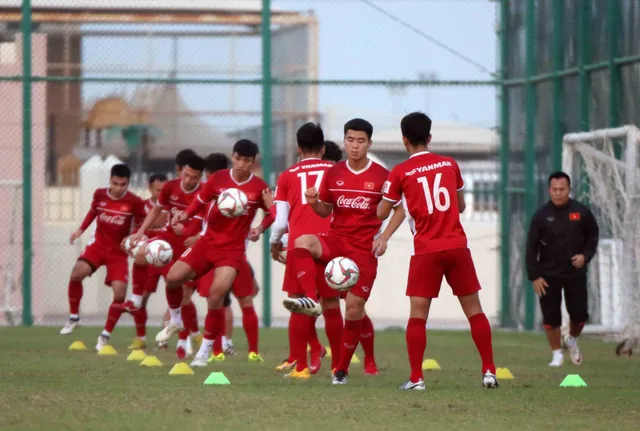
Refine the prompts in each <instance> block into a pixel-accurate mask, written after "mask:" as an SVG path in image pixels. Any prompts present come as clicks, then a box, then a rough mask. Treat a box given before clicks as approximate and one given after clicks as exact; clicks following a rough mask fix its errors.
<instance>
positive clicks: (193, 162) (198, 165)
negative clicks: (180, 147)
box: [183, 154, 204, 172]
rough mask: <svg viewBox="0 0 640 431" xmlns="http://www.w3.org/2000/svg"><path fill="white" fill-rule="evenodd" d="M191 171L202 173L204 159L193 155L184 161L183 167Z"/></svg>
mask: <svg viewBox="0 0 640 431" xmlns="http://www.w3.org/2000/svg"><path fill="white" fill-rule="evenodd" d="M183 166H189V167H190V168H191V169H194V170H196V171H200V172H202V171H203V170H204V159H203V158H202V157H200V156H199V155H197V154H193V155H191V156H189V157H187V158H186V159H184V165H183Z"/></svg>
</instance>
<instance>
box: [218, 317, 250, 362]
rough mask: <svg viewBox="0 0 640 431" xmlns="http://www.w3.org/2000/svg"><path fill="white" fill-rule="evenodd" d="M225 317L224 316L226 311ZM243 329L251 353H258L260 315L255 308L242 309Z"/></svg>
mask: <svg viewBox="0 0 640 431" xmlns="http://www.w3.org/2000/svg"><path fill="white" fill-rule="evenodd" d="M222 310H223V315H224V309H222ZM242 327H243V328H244V332H245V334H247V343H248V344H249V352H250V353H258V315H257V314H256V310H255V308H253V307H244V308H242ZM220 334H222V333H220Z"/></svg>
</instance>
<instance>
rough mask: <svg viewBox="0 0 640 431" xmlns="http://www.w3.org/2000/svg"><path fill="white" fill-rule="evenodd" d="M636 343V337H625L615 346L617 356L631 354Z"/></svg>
mask: <svg viewBox="0 0 640 431" xmlns="http://www.w3.org/2000/svg"><path fill="white" fill-rule="evenodd" d="M637 344H638V339H637V338H625V339H624V340H622V341H621V342H620V343H619V344H618V345H617V346H616V355H617V356H631V355H632V354H633V348H634V347H636V345H637Z"/></svg>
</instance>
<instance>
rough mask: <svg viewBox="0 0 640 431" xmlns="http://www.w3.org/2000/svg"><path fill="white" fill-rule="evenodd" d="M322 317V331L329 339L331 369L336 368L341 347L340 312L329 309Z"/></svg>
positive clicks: (337, 309) (341, 321)
mask: <svg viewBox="0 0 640 431" xmlns="http://www.w3.org/2000/svg"><path fill="white" fill-rule="evenodd" d="M322 315H323V316H324V329H325V331H326V333H327V338H328V339H329V346H330V347H331V369H332V370H333V369H336V368H337V367H338V361H339V360H340V355H339V354H338V353H339V352H340V346H341V345H342V333H343V324H344V322H343V320H342V311H341V310H340V308H339V307H338V308H329V309H327V310H324V311H323V312H322Z"/></svg>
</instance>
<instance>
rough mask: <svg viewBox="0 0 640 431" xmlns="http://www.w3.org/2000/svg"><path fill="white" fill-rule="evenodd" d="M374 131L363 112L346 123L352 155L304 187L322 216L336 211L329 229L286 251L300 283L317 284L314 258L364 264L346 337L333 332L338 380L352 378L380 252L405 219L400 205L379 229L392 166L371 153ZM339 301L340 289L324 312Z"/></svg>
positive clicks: (304, 309)
mask: <svg viewBox="0 0 640 431" xmlns="http://www.w3.org/2000/svg"><path fill="white" fill-rule="evenodd" d="M372 134H373V126H372V125H371V124H370V123H369V122H368V121H365V120H363V119H360V118H356V119H353V120H350V121H348V122H347V123H346V124H345V125H344V136H345V138H344V145H345V150H346V153H347V160H346V161H345V162H340V163H337V164H336V165H334V166H333V167H332V168H331V169H329V170H328V171H327V173H326V174H325V175H324V176H323V179H322V183H321V185H320V188H319V190H318V189H317V188H316V187H313V186H312V187H310V188H309V189H308V190H307V191H306V192H305V199H306V201H307V203H308V204H309V205H310V206H311V208H313V210H314V211H315V213H316V214H318V215H320V216H322V217H328V216H330V215H332V218H331V227H330V230H329V232H328V233H327V234H319V235H302V236H300V237H298V238H297V239H296V240H295V243H294V248H293V249H290V250H289V251H288V252H287V258H288V259H291V265H292V271H293V273H294V274H296V276H297V281H298V283H299V284H300V286H301V289H305V287H307V286H315V285H316V277H317V275H318V274H317V272H318V270H317V265H316V262H315V260H317V261H319V262H322V263H323V264H326V263H327V262H329V261H330V260H331V259H333V258H336V257H340V256H345V257H348V258H350V259H352V260H353V261H354V262H355V263H356V264H357V265H358V268H359V269H360V277H359V279H358V283H357V284H356V285H355V286H353V287H352V288H351V290H350V291H349V293H348V294H347V297H346V316H345V324H344V330H343V332H342V337H341V341H340V342H335V341H333V342H332V341H331V338H329V342H330V344H331V345H332V349H331V353H332V356H333V355H336V354H337V355H339V356H338V358H339V359H338V361H337V363H336V365H335V373H334V375H333V384H345V383H346V382H347V374H348V370H349V363H350V362H351V358H352V357H353V353H354V351H355V349H356V347H357V346H358V343H359V342H360V338H361V332H362V325H363V319H364V317H365V310H364V307H365V303H366V301H367V299H368V298H369V295H370V294H371V289H372V287H373V283H374V281H375V278H376V274H377V270H378V257H379V256H381V255H382V254H384V252H385V251H386V247H387V241H388V239H389V238H390V237H391V235H392V234H393V232H395V231H396V230H397V228H398V227H399V226H400V224H401V223H402V221H403V220H404V212H403V211H402V210H400V211H396V212H395V214H394V216H393V217H392V218H391V220H390V221H389V223H388V225H387V227H386V228H385V229H384V231H383V232H382V233H381V234H379V232H380V230H381V227H382V222H381V221H380V220H378V218H377V217H376V207H377V205H378V202H380V200H381V199H382V186H383V184H384V182H385V181H386V180H387V176H388V174H389V172H388V171H387V170H386V169H385V168H384V167H382V166H380V165H379V164H377V163H375V162H373V160H370V159H369V158H368V157H367V153H368V150H369V148H370V147H371V144H372V141H371V135H372ZM398 207H399V206H398ZM309 293H310V292H309ZM309 293H307V295H309ZM283 304H284V305H285V307H286V308H287V309H288V310H290V311H292V312H297V313H303V314H308V315H318V314H320V312H321V309H320V306H319V305H318V304H317V302H316V301H315V300H314V299H313V298H312V297H309V296H306V297H304V298H286V299H285V300H284V301H283ZM339 306H340V297H339V295H338V296H337V297H335V298H325V299H323V303H322V309H323V310H324V314H325V316H326V315H327V311H328V310H330V309H334V308H338V307H339ZM334 349H335V350H334ZM365 360H367V358H365ZM368 360H369V361H370V360H372V358H369V359H368ZM374 365H375V364H372V367H373V366H374ZM366 366H367V365H366V364H365V367H366ZM375 368H377V367H375Z"/></svg>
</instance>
